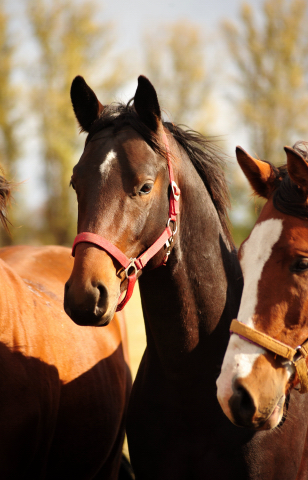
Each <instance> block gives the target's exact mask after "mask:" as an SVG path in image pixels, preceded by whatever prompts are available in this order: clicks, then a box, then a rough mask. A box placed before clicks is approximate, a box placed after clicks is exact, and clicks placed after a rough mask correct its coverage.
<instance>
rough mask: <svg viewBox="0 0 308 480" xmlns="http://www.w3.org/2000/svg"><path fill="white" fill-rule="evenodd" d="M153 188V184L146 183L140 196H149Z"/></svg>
mask: <svg viewBox="0 0 308 480" xmlns="http://www.w3.org/2000/svg"><path fill="white" fill-rule="evenodd" d="M152 188H153V183H145V184H144V185H143V186H142V187H141V189H140V190H139V195H147V194H148V193H150V191H151V190H152Z"/></svg>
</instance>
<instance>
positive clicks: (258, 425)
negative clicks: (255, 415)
mask: <svg viewBox="0 0 308 480" xmlns="http://www.w3.org/2000/svg"><path fill="white" fill-rule="evenodd" d="M284 404H285V395H282V396H281V397H280V399H279V400H278V402H277V403H276V405H275V407H274V408H273V410H272V413H271V414H270V415H269V417H268V418H267V419H266V420H263V419H262V420H261V419H258V420H257V421H256V422H255V423H254V424H253V425H252V430H255V431H262V430H273V429H274V428H276V427H278V425H279V424H280V423H281V421H282V419H283V412H284Z"/></svg>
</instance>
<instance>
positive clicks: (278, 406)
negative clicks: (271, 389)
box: [258, 395, 285, 430]
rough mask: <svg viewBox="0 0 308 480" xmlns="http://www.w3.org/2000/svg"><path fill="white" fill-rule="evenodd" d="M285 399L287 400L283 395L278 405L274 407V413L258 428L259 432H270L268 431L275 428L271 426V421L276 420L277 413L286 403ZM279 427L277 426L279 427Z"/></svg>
mask: <svg viewBox="0 0 308 480" xmlns="http://www.w3.org/2000/svg"><path fill="white" fill-rule="evenodd" d="M284 398H285V396H284V395H281V397H280V398H279V400H278V401H277V403H276V405H275V406H274V408H273V410H272V412H271V413H270V414H269V416H268V417H267V419H266V420H264V421H263V422H262V424H261V425H260V428H258V430H268V429H271V428H274V427H272V426H271V425H270V421H271V419H273V418H274V416H275V415H276V414H277V412H280V411H281V408H282V406H283V402H284ZM278 423H279V422H278ZM278 423H277V425H278ZM277 425H275V426H277Z"/></svg>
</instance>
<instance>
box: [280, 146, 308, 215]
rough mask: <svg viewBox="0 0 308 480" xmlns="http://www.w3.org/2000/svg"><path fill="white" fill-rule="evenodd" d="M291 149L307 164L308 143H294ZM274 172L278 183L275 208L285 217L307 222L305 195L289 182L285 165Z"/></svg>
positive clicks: (307, 208)
mask: <svg viewBox="0 0 308 480" xmlns="http://www.w3.org/2000/svg"><path fill="white" fill-rule="evenodd" d="M293 149H294V150H296V151H297V152H298V153H299V154H300V155H301V156H302V157H303V158H304V159H305V160H306V162H308V142H304V141H299V142H296V143H295V144H294V145H293ZM276 172H277V173H276V177H277V176H279V179H280V183H279V186H278V188H277V189H276V190H275V192H274V196H273V203H274V206H275V208H276V209H277V210H279V211H280V212H282V213H285V214H287V215H292V216H293V217H298V218H302V219H305V220H308V205H307V193H306V192H304V190H303V189H301V188H300V187H298V186H297V185H296V184H295V183H294V182H293V180H291V178H290V177H289V174H288V170H287V166H286V165H282V166H280V167H279V168H278V169H276Z"/></svg>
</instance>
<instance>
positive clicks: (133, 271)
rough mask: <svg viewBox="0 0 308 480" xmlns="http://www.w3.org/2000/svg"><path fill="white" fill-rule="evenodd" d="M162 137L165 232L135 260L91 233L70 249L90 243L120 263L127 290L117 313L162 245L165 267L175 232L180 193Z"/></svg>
mask: <svg viewBox="0 0 308 480" xmlns="http://www.w3.org/2000/svg"><path fill="white" fill-rule="evenodd" d="M162 135H163V140H164V144H165V148H166V156H167V163H168V170H169V181H170V186H171V195H170V199H169V220H168V222H167V226H166V228H165V230H164V231H163V233H162V234H161V235H160V237H158V239H157V240H156V241H155V242H154V243H153V244H152V245H151V247H149V248H148V249H147V250H146V251H145V252H143V253H142V254H141V255H139V257H137V258H128V257H127V256H126V255H125V254H124V253H123V252H122V251H121V250H120V249H119V248H118V247H116V246H115V245H113V244H112V243H110V242H109V241H108V240H106V239H105V238H103V237H101V236H100V235H97V234H96V233H91V232H83V233H79V234H78V235H77V236H76V238H75V240H74V243H73V247H72V256H73V257H74V256H75V250H76V246H77V245H78V244H79V243H92V244H93V245H97V246H98V247H101V248H102V249H103V250H105V251H106V252H107V253H109V255H111V256H112V257H114V258H115V259H116V260H117V261H118V262H119V263H120V265H121V266H122V267H123V268H124V271H125V275H126V278H127V289H126V294H125V297H124V298H123V300H122V301H120V300H119V303H118V306H117V310H116V311H117V312H118V311H119V310H122V308H123V307H124V306H125V305H126V304H127V302H128V301H129V299H130V298H131V296H132V294H133V290H134V286H135V283H136V280H137V273H138V272H139V271H140V270H142V269H143V268H144V267H145V266H146V264H147V263H148V261H149V260H150V259H151V258H153V257H154V255H156V253H158V252H159V250H160V249H161V248H162V247H163V246H164V245H165V246H166V248H167V251H166V255H165V257H164V259H163V262H162V264H161V265H166V263H167V260H168V258H169V255H170V252H171V248H172V243H173V237H174V235H175V234H176V231H177V228H176V217H177V214H178V213H179V199H180V194H181V191H180V189H179V187H178V186H177V184H176V183H175V181H174V175H173V168H172V164H171V155H170V149H169V143H168V139H167V135H166V134H165V132H164V131H163V134H162ZM170 222H173V224H174V226H173V229H171V227H170Z"/></svg>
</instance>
